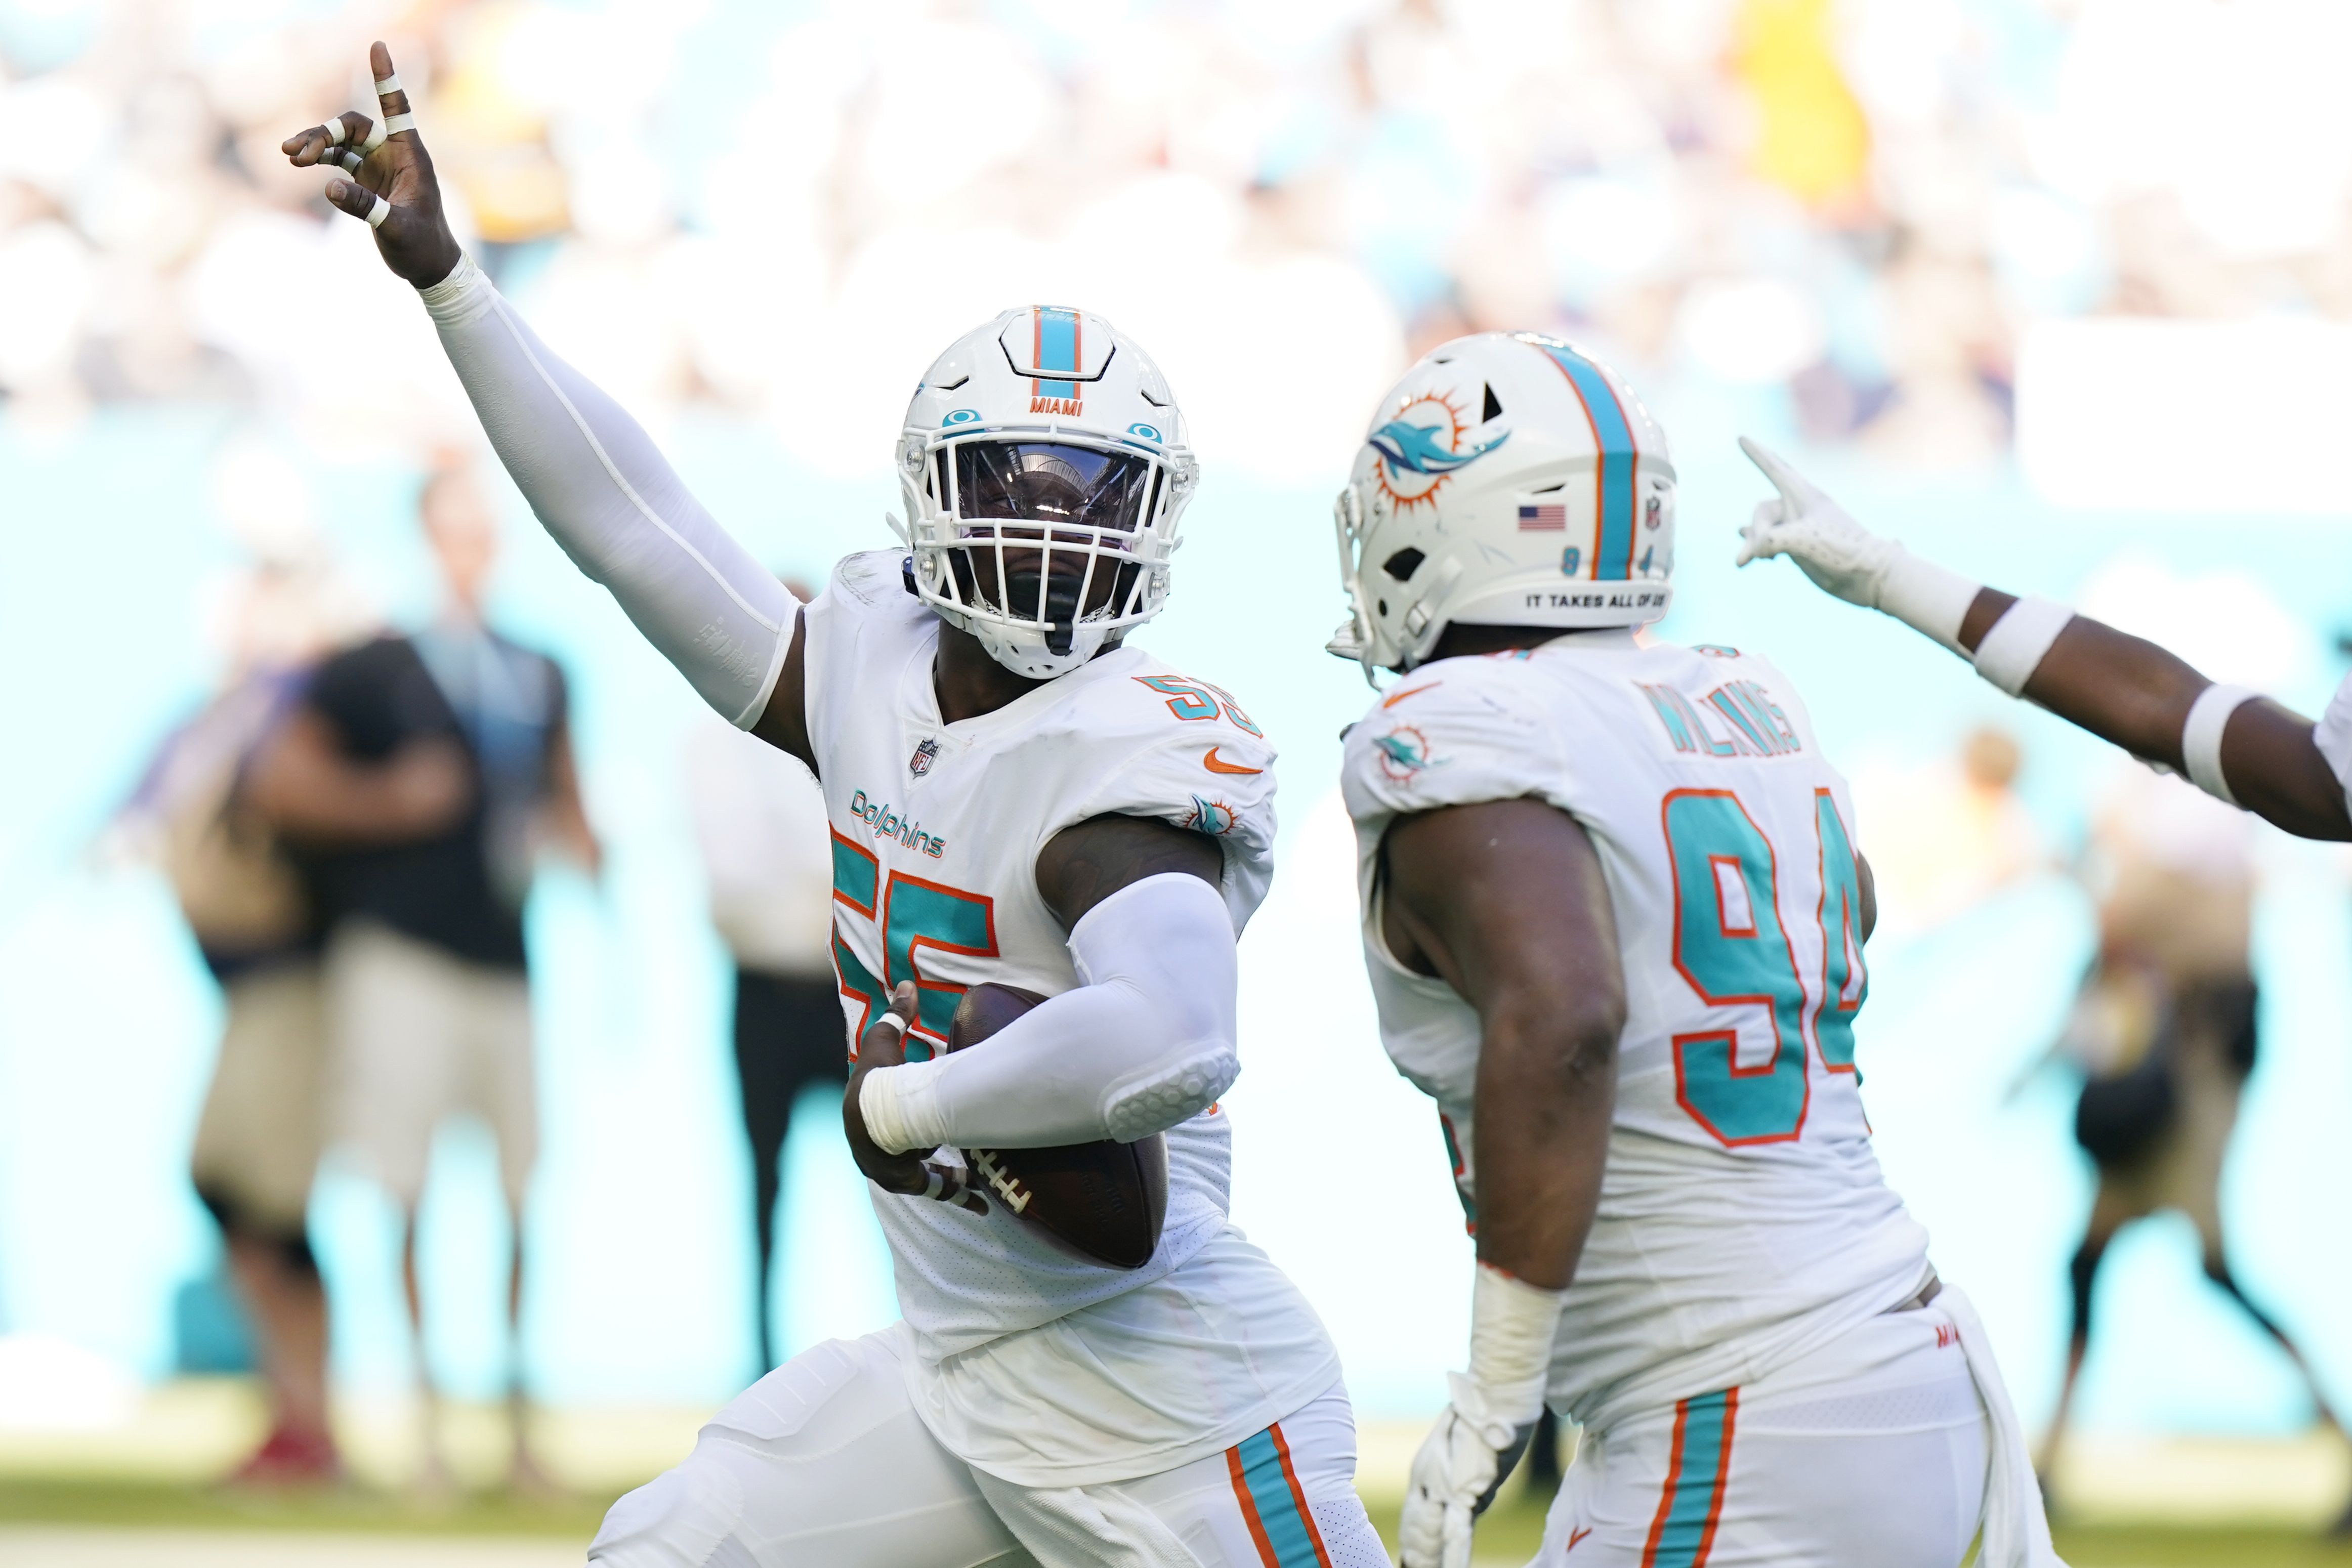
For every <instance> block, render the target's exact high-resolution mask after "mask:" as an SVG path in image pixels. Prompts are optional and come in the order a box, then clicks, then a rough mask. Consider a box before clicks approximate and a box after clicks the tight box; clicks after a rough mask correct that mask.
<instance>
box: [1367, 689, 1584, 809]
mask: <svg viewBox="0 0 2352 1568" xmlns="http://www.w3.org/2000/svg"><path fill="white" fill-rule="evenodd" d="M1557 757H1558V745H1557V742H1556V740H1555V738H1554V737H1553V736H1552V734H1551V733H1550V727H1549V725H1548V724H1547V723H1546V722H1545V719H1544V715H1543V710H1542V706H1541V702H1540V694H1539V693H1538V692H1537V691H1535V690H1534V689H1532V687H1531V686H1530V685H1529V683H1528V679H1527V668H1526V664H1525V661H1523V660H1518V659H1515V658H1513V657H1511V656H1509V655H1488V654H1475V655H1470V656H1466V657H1463V658H1457V659H1441V660H1439V661H1437V662H1435V663H1433V664H1423V665H1422V666H1421V667H1420V668H1419V669H1416V670H1414V671H1413V672H1412V674H1409V675H1406V676H1404V677H1402V679H1400V680H1399V681H1398V682H1397V683H1396V685H1393V686H1391V688H1390V689H1389V690H1388V691H1386V692H1384V693H1382V694H1381V696H1380V697H1379V698H1378V699H1377V700H1375V701H1374V702H1373V704H1372V706H1371V709H1370V711H1369V712H1368V713H1366V714H1365V716H1363V717H1362V718H1361V719H1360V720H1359V721H1358V722H1357V723H1356V724H1354V725H1352V726H1350V727H1349V730H1348V734H1347V739H1346V742H1345V745H1344V748H1343V751H1342V754H1341V763H1340V789H1341V791H1342V793H1343V794H1344V795H1345V796H1346V799H1347V802H1348V810H1349V812H1350V814H1352V815H1354V816H1356V817H1358V818H1364V817H1370V816H1379V815H1391V814H1397V813H1402V812H1412V811H1426V810H1435V809H1437V808H1439V807H1442V806H1462V805H1470V804H1474V803H1475V802H1478V801H1482V800H1516V799H1517V798H1518V797H1519V796H1522V795H1529V794H1537V795H1544V794H1549V793H1550V792H1551V790H1552V789H1553V787H1554V786H1555V785H1556V784H1557V782H1558V779H1557V775H1558V772H1559V768H1558V766H1557Z"/></svg>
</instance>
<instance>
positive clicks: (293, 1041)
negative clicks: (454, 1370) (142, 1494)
mask: <svg viewBox="0 0 2352 1568" xmlns="http://www.w3.org/2000/svg"><path fill="white" fill-rule="evenodd" d="M229 499H230V500H231V501H232V505H233V504H234V497H229ZM232 520H233V521H246V520H247V519H242V518H236V517H234V516H233V519H232ZM245 531H247V535H248V540H249V542H263V543H265V544H266V545H268V546H274V547H275V548H274V549H270V550H269V551H268V553H265V554H264V556H263V559H261V560H260V561H258V562H257V564H256V565H255V566H254V567H253V568H252V569H251V570H248V571H247V572H245V573H243V574H241V577H240V580H238V581H237V582H236V584H234V585H233V587H232V590H231V593H230V596H229V597H230V602H229V605H228V606H227V614H226V616H225V618H224V620H225V625H224V627H223V629H224V630H225V631H226V632H227V633H228V643H229V647H228V653H229V664H228V668H227V671H226V680H225V683H224V685H223V687H222V689H221V691H220V693H219V695H216V696H215V698H214V699H213V700H212V701H211V702H210V703H209V704H207V705H206V706H205V708H204V710H203V711H202V712H201V713H199V714H198V715H197V716H195V717H194V718H193V719H191V720H190V721H189V722H188V723H187V724H185V725H184V726H182V727H180V728H179V729H177V730H174V731H173V733H172V734H171V735H169V736H168V737H165V738H164V740H163V745H162V746H161V747H159V748H158V749H157V752H156V755H155V757H154V759H153V760H152V762H151V763H150V764H149V766H148V769H147V772H146V775H145V777H144V778H143V779H142V780H141V782H140V785H139V788H138V789H137V790H136V791H135V792H134V794H133V796H132V798H131V801H130V803H129V804H128V805H127V806H126V807H125V808H124V810H123V811H122V812H121V815H120V816H119V817H118V818H117V819H116V821H115V823H114V824H113V829H112V836H113V840H114V843H113V847H114V848H116V849H117V850H128V851H131V852H134V853H139V854H142V855H143V856H145V857H147V858H151V859H153V860H155V861H157V862H160V863H161V865H162V867H163V871H164V873H165V874H166V875H167V876H168V877H169V878H170V879H171V883H172V889H173V894H174V895H175V896H176V897H177V899H178V902H179V905H180V911H181V914H182V915H183V916H184V918H185V919H186V920H187V923H188V927H189V930H190V931H191V932H192V933H193V934H194V936H195V939H196V946H197V949H198V951H199V952H200V953H201V954H202V955H203V956H204V961H205V967H206V968H208V969H210V970H211V971H212V975H213V977H214V979H215V981H217V982H218V983H219V986H220V988H221V999H222V1003H223V1013H224V1018H223V1025H222V1030H221V1040H220V1050H219V1054H218V1056H217V1057H216V1058H215V1061H214V1064H213V1074H212V1082H211V1084H210V1087H209V1088H208V1089H207V1090H206V1092H205V1103H204V1110H203V1112H202V1113H201V1115H200V1118H199V1120H198V1122H197V1124H196V1135H195V1145H194V1152H193V1154H192V1155H191V1157H190V1161H189V1166H190V1176H191V1178H192V1179H193V1181H194V1186H195V1189H196V1196H197V1197H198V1198H200V1199H201V1200H202V1201H203V1203H204V1206H205V1208H206V1209H207V1210H209V1211H210V1212H211V1214H212V1216H213V1218H215V1220H217V1221H218V1222H219V1224H220V1228H221V1236H222V1239H223V1241H224V1243H225V1245H226V1249H227V1253H228V1263H229V1271H230V1274H231V1276H232V1278H233V1279H234V1280H235V1281H236V1289H237V1294H238V1297H239V1298H240V1300H241V1301H243V1303H244V1306H245V1309H246V1314H247V1322H248V1325H249V1327H250V1330H251V1333H252V1338H253V1342H254V1348H255V1352H256V1357H257V1361H258V1363H259V1365H260V1370H261V1373H262V1376H263V1380H264V1383H265V1385H266V1389H267V1394H268V1405H269V1431H268V1435H267V1437H265V1438H264V1439H263V1442H262V1445H261V1447H260V1448H259V1449H258V1450H257V1451H256V1452H255V1453H254V1454H253V1455H252V1456H251V1457H250V1458H247V1460H246V1461H245V1463H244V1464H243V1466H241V1467H240V1468H239V1469H238V1470H237V1471H236V1478H235V1479H237V1480H238V1481H241V1482H246V1483H252V1484H285V1483H302V1482H321V1481H333V1480H336V1479H340V1477H341V1462H340V1460H339V1459H338V1458H337V1455H336V1451H335V1442H334V1436H333V1433H332V1429H331V1425H330V1421H329V1416H328V1406H327V1375H326V1374H327V1368H326V1358H327V1299H326V1292H325V1290H324V1288H323V1287H322V1285H321V1283H320V1278H319V1266H318V1261H317V1260H316V1259H315V1258H313V1257H312V1255H311V1252H310V1239H309V1236H308V1232H307V1227H306V1224H305V1211H306V1209H307V1208H308V1207H309V1205H310V1181H311V1176H312V1175H313V1173H314V1172H315V1171H316V1170H317V1167H318V1164H319V1151H320V1138H321V1131H322V1123H323V1109H324V1108H323V1104H322V1101H321V1079H322V1075H323V1072H324V1067H325V1056H326V1010H325V1003H324V998H323V995H322V992H321V988H320V975H319V937H320V925H319V922H318V920H317V918H316V915H315V911H314V907H313V901H312V900H311V898H310V894H309V890H308V889H307V888H306V887H305V886H304V885H303V882H302V879H301V877H300V876H299V873H298V872H297V869H296V867H295V865H294V864H293V862H292V861H291V860H290V858H289V856H288V855H287V854H286V853H285V852H284V851H283V849H282V848H281V846H280V845H279V844H278V841H277V838H276V836H275V835H274V834H273V832H272V831H271V830H270V827H269V825H268V822H267V821H265V820H264V818H263V817H262V814H261V813H260V812H259V811H258V810H257V809H256V807H255V804H254V802H253V800H252V799H251V798H250V795H249V792H248V790H247V787H246V786H247V769H248V767H249V765H250V763H251V762H252V760H253V758H255V756H256V755H257V752H258V751H259V750H260V749H261V747H264V746H265V745H267V744H268V742H269V740H270V739H271V738H272V737H273V736H274V735H275V734H276V733H277V731H278V727H279V726H280V725H281V724H282V723H283V722H284V721H285V719H286V717H287V716H288V715H289V713H290V712H291V711H292V710H293V708H294V706H295V705H296V704H297V703H299V701H300V700H301V695H302V690H303V686H304V685H305V683H306V682H307V681H308V679H309V677H310V665H311V663H312V662H313V661H314V660H316V659H317V658H318V657H319V656H320V654H321V653H324V652H325V651H326V650H327V649H328V648H329V647H330V646H331V645H333V644H334V643H338V642H341V641H344V640H346V639H347V638H349V637H350V636H351V635H352V634H354V633H355V632H358V631H360V630H361V629H362V624H361V622H362V611H361V610H360V608H359V605H358V601H356V600H355V599H354V598H353V596H352V595H351V594H350V593H349V591H347V590H346V589H345V588H344V587H343V586H342V585H341V582H340V581H339V580H337V579H336V578H335V576H334V574H333V573H332V572H331V570H329V569H328V567H327V566H326V563H325V561H324V559H323V557H322V556H321V555H320V552H319V550H318V549H317V545H316V541H315V539H314V538H311V537H310V536H309V535H308V533H307V532H306V531H304V530H301V529H299V528H294V529H280V530H278V533H277V537H276V538H271V539H267V540H258V541H257V540H253V538H252V536H253V534H254V532H255V531H256V530H254V529H252V528H247V529H246V530H245Z"/></svg>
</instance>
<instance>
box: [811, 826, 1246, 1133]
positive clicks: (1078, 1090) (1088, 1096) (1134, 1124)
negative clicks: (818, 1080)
mask: <svg viewBox="0 0 2352 1568" xmlns="http://www.w3.org/2000/svg"><path fill="white" fill-rule="evenodd" d="M1070 957H1071V960H1072V962H1073V964H1074V965H1075V967H1076V969H1077V973H1078V979H1079V982H1080V984H1079V985H1078V987H1077V988H1076V989H1075V990H1068V991H1065V992H1063V993H1062V994H1061V995H1060V996H1058V997H1054V998H1050V999H1049V1000H1047V1001H1045V1002H1044V1003H1041V1004H1040V1005H1039V1006H1037V1007H1035V1008H1034V1009H1031V1010H1030V1011H1028V1012H1026V1013H1024V1014H1023V1015H1022V1016H1021V1017H1020V1018H1018V1019H1014V1020H1013V1022H1012V1023H1010V1024H1008V1025H1006V1026H1005V1028H1004V1029H1003V1030H1001V1031H1000V1032H998V1033H997V1034H995V1035H992V1036H991V1037H990V1038H989V1039H987V1040H982V1041H981V1042H980V1043H979V1044H977V1045H973V1046H971V1047H968V1048H966V1049H965V1050H962V1051H957V1052H955V1053H954V1054H953V1055H951V1056H942V1057H939V1058H937V1059H935V1060H933V1061H920V1062H908V1063H907V1064H905V1065H903V1066H898V1067H885V1068H880V1069H877V1070H876V1071H873V1072H869V1073H868V1074H866V1082H865V1083H864V1085H863V1086H862V1087H861V1088H860V1089H859V1091H858V1110H859V1113H860V1114H861V1115H863V1116H864V1117H865V1120H866V1131H867V1132H868V1133H869V1134H871V1135H872V1136H873V1138H874V1140H875V1142H876V1143H877V1144H878V1145H881V1146H882V1147H883V1148H884V1149H887V1150H888V1151H890V1152H891V1153H893V1154H899V1153H904V1152H906V1151H908V1150H909V1149H934V1148H937V1147H939V1146H940V1145H942V1144H950V1145H957V1146H959V1147H964V1148H1002V1149H1020V1148H1045V1147H1052V1146H1055V1145H1063V1144H1084V1143H1092V1142H1095V1141H1097V1140H1098V1139H1103V1138H1112V1139H1116V1140H1118V1142H1120V1143H1133V1142H1135V1141H1136V1140H1137V1139H1139V1138H1145V1137H1149V1136H1150V1135H1151V1134H1154V1133H1159V1132H1165V1131H1166V1130H1167V1129H1168V1128H1170V1127H1172V1126H1174V1125H1176V1124H1178V1123H1180V1122H1182V1121H1186V1120H1188V1119H1189V1118H1191V1117H1193V1116H1197V1115H1199V1114H1200V1113H1202V1111H1205V1110H1207V1109H1208V1108H1209V1107H1210V1106H1211V1105H1213V1104H1214V1103H1216V1100H1217V1097H1218V1096H1219V1095H1221V1094H1223V1092H1225V1091H1226V1090H1227V1089H1229V1088H1231V1087H1232V1086H1233V1082H1234V1079H1235V1078H1236V1077H1238V1076H1239V1075H1240V1073H1241V1061H1240V1058H1239V1056H1238V1055H1237V1054H1236V1052H1235V1051H1234V1012H1235V991H1236V987H1237V985H1238V972H1237V967H1236V964H1235V958H1234V925H1233V915H1232V914H1231V913H1230V912H1229V911H1228V910H1227V909H1226V908H1225V901H1224V899H1223V897H1222V896H1221V895H1220V894H1218V893H1217V891H1216V890H1215V889H1214V888H1213V887H1211V886H1210V885H1209V884H1208V883H1205V882H1202V880H1201V879H1200V878H1199V877H1196V876H1189V875H1186V874H1184V873H1180V872H1170V873H1162V874H1160V875H1158V876H1150V877H1146V878H1144V879H1143V880H1142V881H1140V882H1138V883H1133V884H1131V885H1129V886H1128V887H1124V888H1121V889H1120V890H1119V891H1118V892H1117V893H1115V894H1111V896H1110V897H1108V898H1107V899H1105V900H1103V901H1102V902H1101V903H1100V904H1097V905H1095V907H1094V908H1093V909H1091V910H1088V911H1087V915H1086V916H1085V918H1083V919H1081V920H1080V921H1079V922H1078V923H1077V925H1076V926H1075V927H1073V928H1072V930H1071V932H1070Z"/></svg>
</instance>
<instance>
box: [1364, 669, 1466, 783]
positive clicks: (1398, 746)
mask: <svg viewBox="0 0 2352 1568" xmlns="http://www.w3.org/2000/svg"><path fill="white" fill-rule="evenodd" d="M1414 689H1415V690H1421V689H1423V688H1420V687H1415V688H1414ZM1372 744H1373V745H1374V746H1375V747H1379V749H1380V758H1379V760H1380V765H1381V772H1382V773H1384V774H1386V775H1387V776H1388V777H1389V778H1390V779H1392V780H1393V781H1395V782H1397V783H1400V784H1402V782H1404V781H1405V780H1406V779H1410V778H1412V776H1413V775H1414V774H1416V773H1419V772H1421V771H1422V770H1423V768H1443V767H1444V766H1445V764H1446V763H1447V762H1448V761H1449V760H1451V758H1443V757H1433V756H1431V755H1430V750H1429V737H1427V736H1425V735H1423V734H1422V733H1421V731H1419V730H1418V729H1415V728H1414V727H1412V726H1411V725H1409V724H1401V725H1399V726H1397V727H1395V728H1394V729H1392V730H1391V731H1389V732H1388V733H1387V734H1386V735H1383V736H1381V737H1378V738H1377V739H1375V740H1374V741H1373V742H1372Z"/></svg>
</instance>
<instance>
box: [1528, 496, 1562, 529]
mask: <svg viewBox="0 0 2352 1568" xmlns="http://www.w3.org/2000/svg"><path fill="white" fill-rule="evenodd" d="M1567 527H1568V508H1567V507H1565V506H1563V505H1561V504H1560V503H1559V502H1557V501H1555V502H1553V503H1552V504H1551V505H1549V506H1534V507H1520V508H1519V532H1521V533H1523V534H1533V533H1546V532H1559V531H1562V530H1564V529H1566V528H1567Z"/></svg>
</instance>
